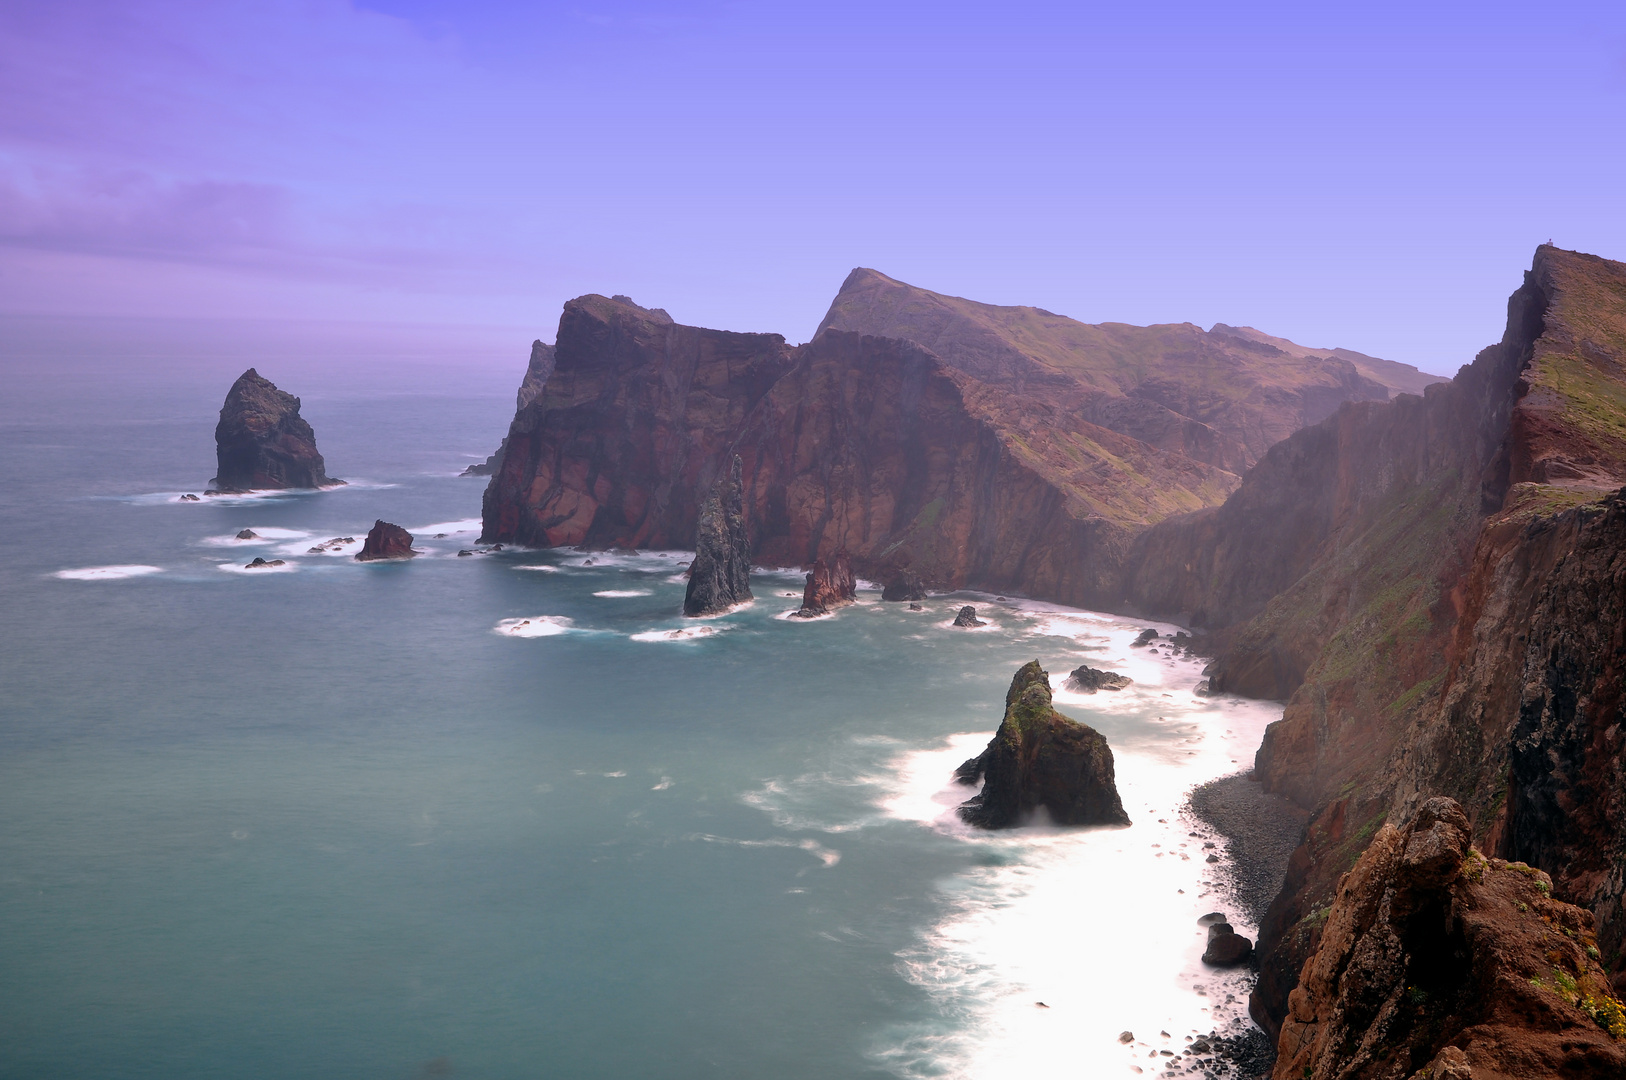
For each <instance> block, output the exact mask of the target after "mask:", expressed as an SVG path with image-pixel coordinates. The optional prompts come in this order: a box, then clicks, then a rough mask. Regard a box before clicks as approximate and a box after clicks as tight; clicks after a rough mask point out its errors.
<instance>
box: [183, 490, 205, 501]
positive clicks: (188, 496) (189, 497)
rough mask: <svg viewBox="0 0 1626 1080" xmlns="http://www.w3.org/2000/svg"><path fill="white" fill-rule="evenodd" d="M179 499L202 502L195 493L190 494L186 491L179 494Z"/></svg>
mask: <svg viewBox="0 0 1626 1080" xmlns="http://www.w3.org/2000/svg"><path fill="white" fill-rule="evenodd" d="M181 501H182V502H202V501H203V500H202V499H200V498H198V497H197V496H196V495H194V494H192V493H191V492H187V493H186V494H185V495H182V496H181Z"/></svg>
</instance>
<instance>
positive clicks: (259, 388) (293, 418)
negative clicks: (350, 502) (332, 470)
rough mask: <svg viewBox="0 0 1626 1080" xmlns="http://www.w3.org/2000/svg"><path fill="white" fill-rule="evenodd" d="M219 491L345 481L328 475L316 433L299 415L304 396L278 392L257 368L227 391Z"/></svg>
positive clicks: (220, 429)
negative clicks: (301, 400)
mask: <svg viewBox="0 0 1626 1080" xmlns="http://www.w3.org/2000/svg"><path fill="white" fill-rule="evenodd" d="M215 458H216V469H215V478H214V479H213V480H211V481H209V485H210V487H211V488H212V489H213V490H215V491H219V492H237V491H268V490H276V489H282V488H322V487H334V486H336V485H338V484H342V483H344V481H343V480H335V479H334V478H333V477H331V476H329V475H328V474H327V464H326V463H325V462H324V461H323V460H322V455H321V454H320V453H318V452H317V450H316V433H315V432H314V431H312V430H311V426H310V424H308V423H306V422H305V420H304V419H303V418H302V417H301V416H300V415H299V399H298V398H296V397H294V396H293V395H292V394H288V393H284V392H283V391H281V390H278V389H277V387H276V385H275V384H273V383H272V382H271V380H269V379H267V378H265V377H263V376H262V375H261V374H260V373H259V372H257V371H255V370H254V369H253V368H249V369H248V370H247V371H245V372H243V374H242V375H240V376H239V377H238V379H237V381H236V382H234V383H232V386H231V389H230V390H229V391H228V392H227V393H226V402H225V404H224V405H222V406H221V407H220V422H219V423H218V424H217V425H215Z"/></svg>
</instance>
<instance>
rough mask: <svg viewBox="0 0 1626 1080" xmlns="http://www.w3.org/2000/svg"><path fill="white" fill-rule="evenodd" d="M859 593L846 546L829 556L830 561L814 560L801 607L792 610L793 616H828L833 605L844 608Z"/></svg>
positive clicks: (800, 617)
mask: <svg viewBox="0 0 1626 1080" xmlns="http://www.w3.org/2000/svg"><path fill="white" fill-rule="evenodd" d="M857 596H858V579H857V578H855V577H853V564H852V561H851V560H850V559H848V557H847V552H846V550H845V549H843V550H841V551H838V552H836V553H835V555H834V556H832V557H831V560H830V562H829V563H826V562H825V561H824V560H823V559H815V560H814V562H813V569H811V570H809V571H808V572H807V589H806V590H805V591H804V592H803V593H802V606H801V607H800V608H798V609H797V610H795V611H793V612H791V616H790V617H791V618H793V619H812V618H815V617H817V616H819V615H827V614H829V613H830V610H831V609H832V608H838V607H845V606H846V605H848V604H850V603H852V602H853V601H854V599H856V598H857Z"/></svg>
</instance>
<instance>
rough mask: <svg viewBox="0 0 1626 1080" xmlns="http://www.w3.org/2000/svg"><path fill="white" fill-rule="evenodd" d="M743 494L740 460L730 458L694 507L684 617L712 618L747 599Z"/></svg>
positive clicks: (748, 569) (748, 551)
mask: <svg viewBox="0 0 1626 1080" xmlns="http://www.w3.org/2000/svg"><path fill="white" fill-rule="evenodd" d="M743 490H744V489H743V486H742V485H741V483H740V459H739V456H738V455H735V456H734V457H733V458H732V459H731V460H730V462H729V467H728V472H727V474H725V475H723V476H719V477H718V478H717V482H716V483H714V484H712V486H711V493H710V494H709V495H707V496H706V501H705V503H704V505H702V506H701V508H700V523H699V525H698V526H697V527H696V529H695V545H694V562H692V563H690V564H689V588H688V591H687V592H686V593H684V596H683V614H685V615H690V616H697V615H715V614H716V613H717V612H719V611H727V610H728V609H729V608H731V607H733V606H735V605H736V604H743V603H744V602H745V601H747V600H749V599H751V545H750V544H749V542H748V541H747V540H746V537H745V508H744V495H743Z"/></svg>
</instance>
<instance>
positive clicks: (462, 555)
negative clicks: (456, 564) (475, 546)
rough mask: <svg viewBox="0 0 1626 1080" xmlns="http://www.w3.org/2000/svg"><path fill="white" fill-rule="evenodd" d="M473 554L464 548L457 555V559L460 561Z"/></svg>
mask: <svg viewBox="0 0 1626 1080" xmlns="http://www.w3.org/2000/svg"><path fill="white" fill-rule="evenodd" d="M473 554H474V552H472V551H470V550H469V549H468V548H464V549H463V550H462V551H459V552H458V553H457V557H458V558H459V559H462V558H467V557H468V556H470V555H473Z"/></svg>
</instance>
